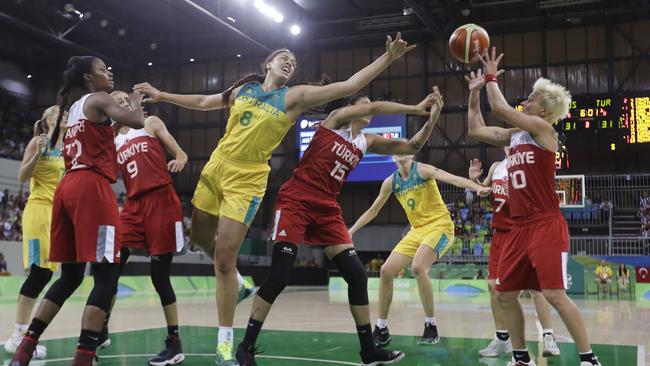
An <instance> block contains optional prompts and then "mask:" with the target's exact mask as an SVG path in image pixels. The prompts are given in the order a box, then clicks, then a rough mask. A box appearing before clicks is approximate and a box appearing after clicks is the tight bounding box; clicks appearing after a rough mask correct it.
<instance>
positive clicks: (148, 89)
mask: <svg viewBox="0 0 650 366" xmlns="http://www.w3.org/2000/svg"><path fill="white" fill-rule="evenodd" d="M133 91H135V92H138V93H140V94H144V95H147V97H146V98H144V99H142V102H143V103H157V102H159V101H160V94H161V92H160V90H158V89H157V88H156V87H154V86H152V85H151V84H149V83H146V82H145V83H140V84H136V85H135V86H134V87H133Z"/></svg>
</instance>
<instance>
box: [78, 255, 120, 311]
mask: <svg viewBox="0 0 650 366" xmlns="http://www.w3.org/2000/svg"><path fill="white" fill-rule="evenodd" d="M91 270H92V274H93V279H94V280H95V285H94V286H93V289H92V291H90V295H88V301H86V305H87V306H95V307H98V308H100V309H102V310H104V311H105V312H107V313H108V312H109V310H110V307H111V302H112V301H113V296H114V295H115V293H116V292H117V280H118V279H119V274H120V265H119V264H118V263H93V264H92V265H91Z"/></svg>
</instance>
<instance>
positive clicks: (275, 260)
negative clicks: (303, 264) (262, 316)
mask: <svg viewBox="0 0 650 366" xmlns="http://www.w3.org/2000/svg"><path fill="white" fill-rule="evenodd" d="M297 255H298V248H297V247H296V245H295V244H291V243H286V242H278V243H276V244H275V245H274V246H273V257H272V258H271V270H270V271H269V275H268V277H267V278H266V280H265V281H264V283H262V286H260V289H259V290H258V291H257V295H258V296H259V297H261V298H262V299H263V300H264V301H266V302H268V303H269V304H273V302H274V301H275V299H276V298H277V297H278V295H280V293H281V292H282V290H284V288H285V287H287V284H288V283H289V279H290V278H291V271H292V270H293V266H294V264H295V263H296V257H297Z"/></svg>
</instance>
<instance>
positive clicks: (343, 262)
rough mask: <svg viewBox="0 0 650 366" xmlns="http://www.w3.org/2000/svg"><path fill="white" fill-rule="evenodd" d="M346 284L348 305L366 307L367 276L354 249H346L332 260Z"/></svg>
mask: <svg viewBox="0 0 650 366" xmlns="http://www.w3.org/2000/svg"><path fill="white" fill-rule="evenodd" d="M332 261H333V262H334V264H336V268H338V270H339V272H340V273H341V275H342V276H343V279H344V280H345V282H347V284H348V301H349V302H350V305H368V275H367V274H366V269H365V268H364V267H363V264H362V263H361V259H359V256H358V255H357V251H356V250H354V248H348V249H346V250H344V251H342V252H341V253H339V254H337V255H335V256H334V258H332Z"/></svg>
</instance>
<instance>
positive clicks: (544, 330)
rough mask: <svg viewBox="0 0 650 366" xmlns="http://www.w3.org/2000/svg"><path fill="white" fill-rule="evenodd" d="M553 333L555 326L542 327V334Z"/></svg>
mask: <svg viewBox="0 0 650 366" xmlns="http://www.w3.org/2000/svg"><path fill="white" fill-rule="evenodd" d="M546 333H551V334H553V328H551V329H542V334H546Z"/></svg>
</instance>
